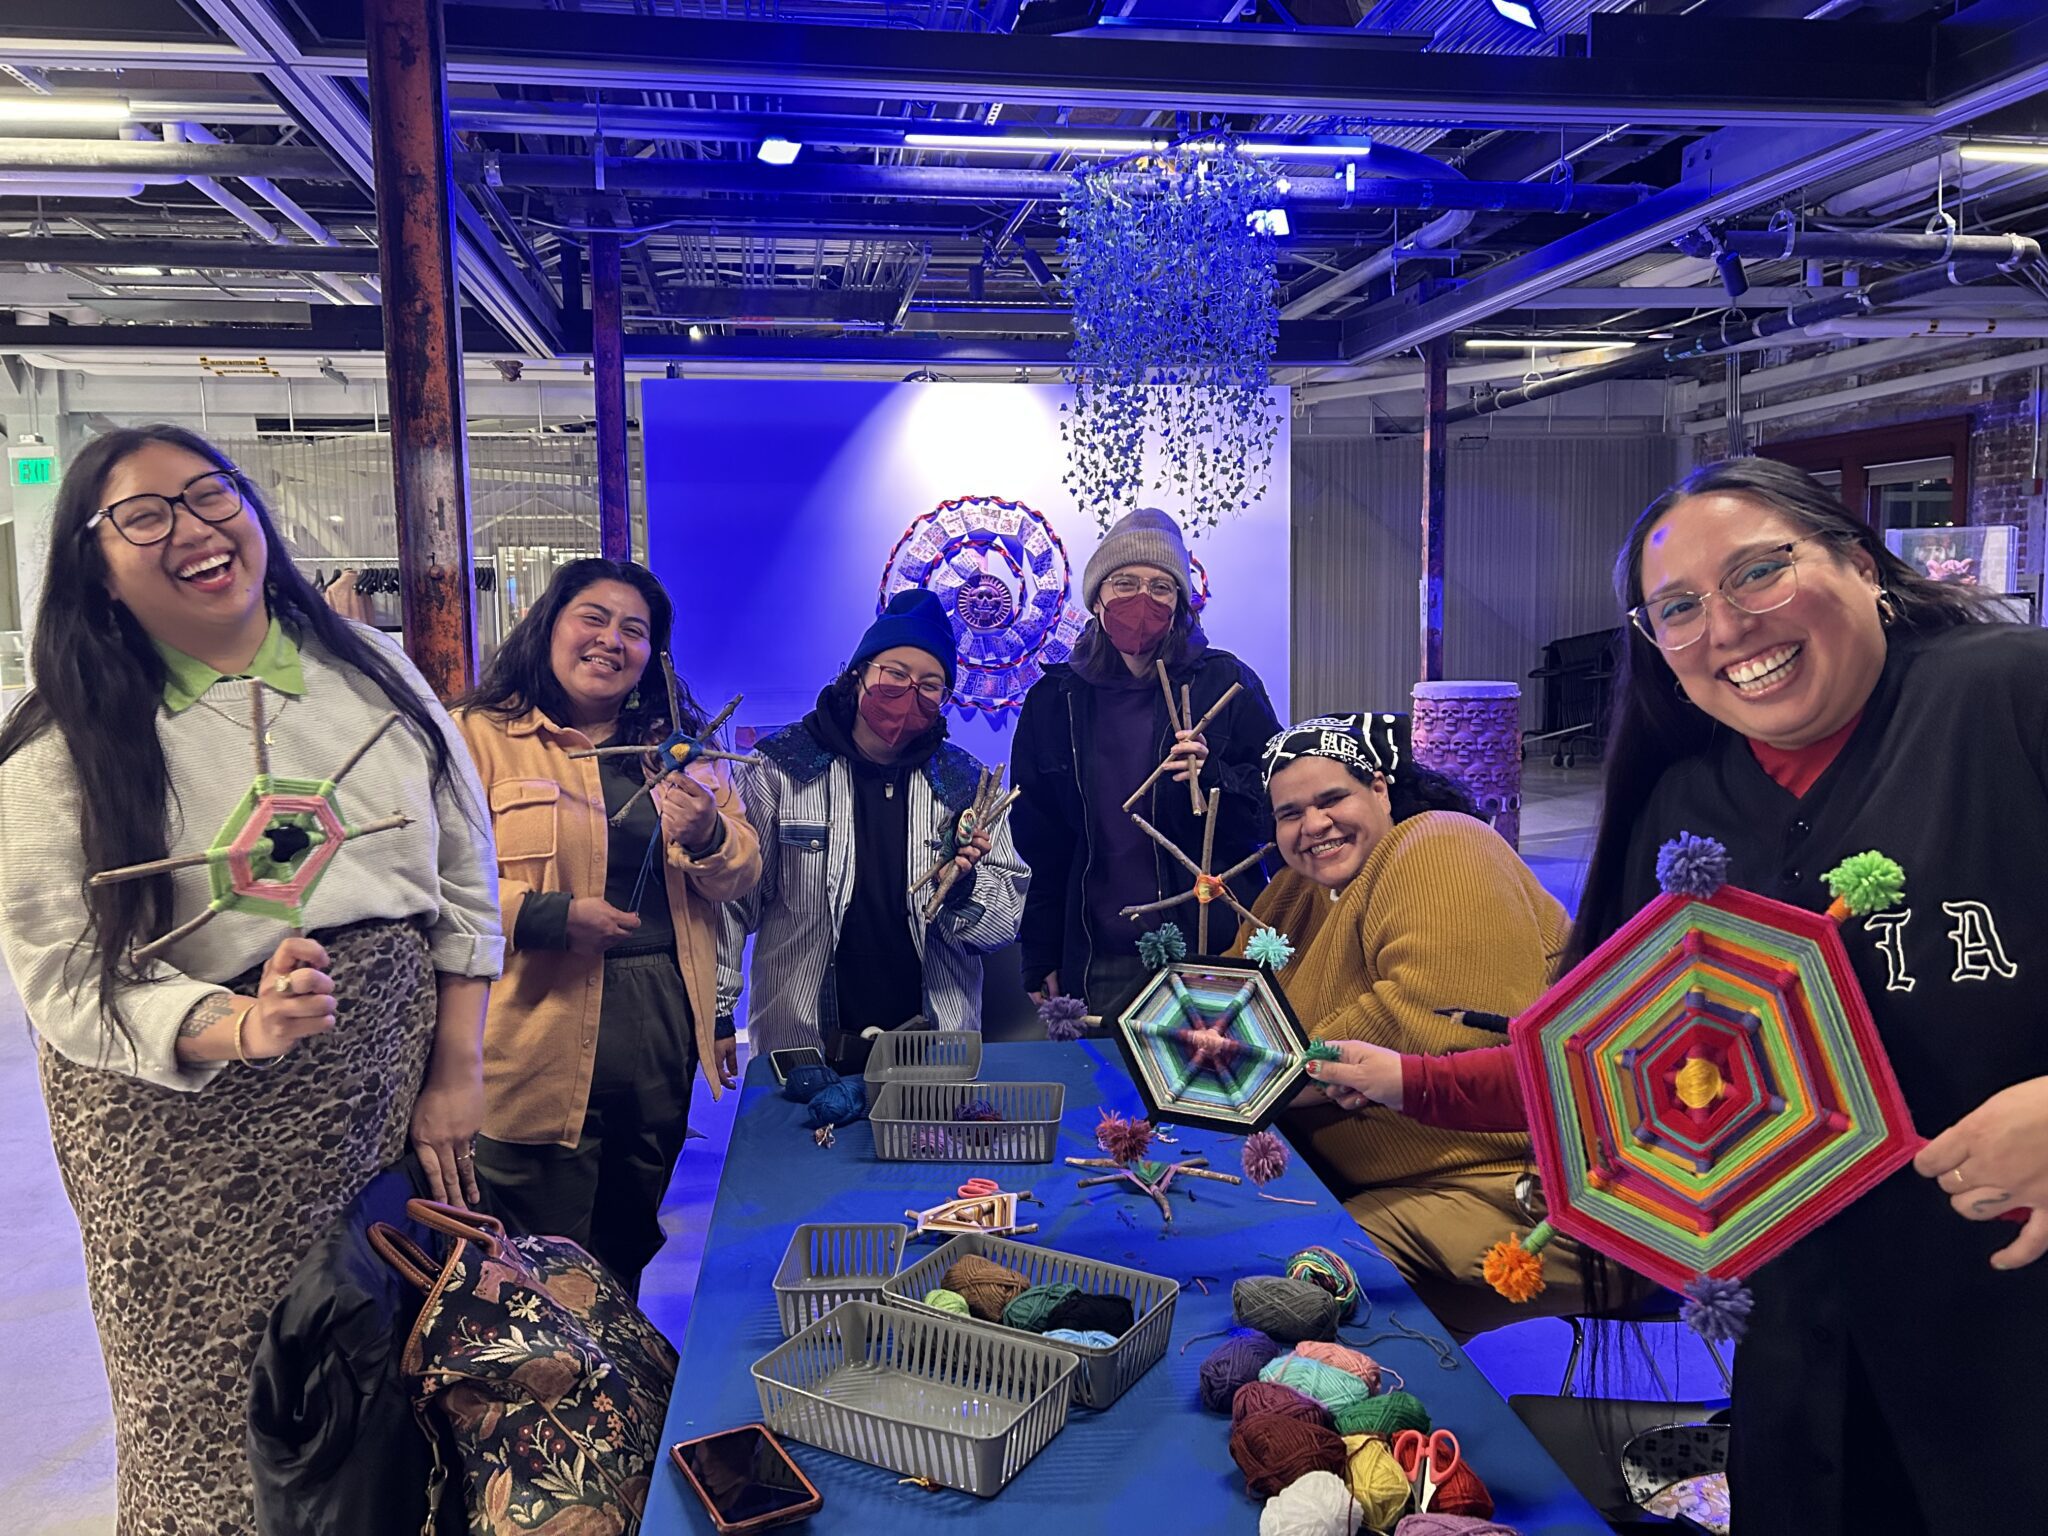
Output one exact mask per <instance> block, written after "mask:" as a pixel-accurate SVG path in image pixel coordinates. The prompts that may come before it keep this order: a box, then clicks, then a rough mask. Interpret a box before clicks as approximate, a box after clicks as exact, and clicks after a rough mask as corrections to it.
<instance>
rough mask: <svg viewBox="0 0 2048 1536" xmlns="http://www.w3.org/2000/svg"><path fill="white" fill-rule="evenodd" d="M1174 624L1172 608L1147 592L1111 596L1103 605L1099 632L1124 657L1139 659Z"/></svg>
mask: <svg viewBox="0 0 2048 1536" xmlns="http://www.w3.org/2000/svg"><path fill="white" fill-rule="evenodd" d="M1172 625H1173V609H1172V608H1171V607H1169V606H1168V605H1167V604H1165V603H1162V602H1159V601H1157V600H1156V599H1154V598H1152V597H1151V596H1149V595H1148V594H1146V593H1143V592H1133V593H1132V594H1131V595H1130V596H1129V597H1112V598H1111V599H1110V600H1109V601H1108V602H1106V603H1104V604H1103V605H1102V630H1103V633H1104V634H1106V635H1108V636H1109V643H1110V644H1111V645H1113V646H1115V647H1116V648H1117V649H1118V650H1119V651H1122V652H1123V653H1124V654H1125V655H1126V656H1142V655H1144V654H1145V653H1146V652H1147V651H1149V650H1151V649H1152V647H1153V646H1155V645H1157V644H1158V643H1159V641H1160V637H1161V636H1163V635H1164V634H1165V633H1166V631H1167V630H1168V629H1169V628H1171V627H1172Z"/></svg>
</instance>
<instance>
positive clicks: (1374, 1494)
mask: <svg viewBox="0 0 2048 1536" xmlns="http://www.w3.org/2000/svg"><path fill="white" fill-rule="evenodd" d="M1344 1485H1345V1487H1346V1488H1347V1489H1349V1490H1350V1493H1351V1497H1352V1498H1354V1499H1356V1500H1357V1501H1358V1507H1359V1508H1360V1509H1362V1510H1363V1511H1364V1512H1365V1523H1366V1524H1367V1525H1369V1526H1371V1527H1372V1528H1373V1529H1374V1530H1376V1531H1384V1530H1386V1529H1387V1527H1389V1526H1391V1525H1392V1524H1393V1523H1394V1522H1395V1521H1396V1520H1398V1519H1400V1518H1401V1511H1402V1510H1403V1509H1405V1508H1407V1507H1408V1494H1409V1487H1408V1474H1407V1473H1405V1472H1403V1471H1402V1470H1401V1464H1400V1463H1399V1462H1398V1461H1396V1460H1394V1453H1393V1451H1392V1450H1391V1449H1389V1448H1388V1446H1387V1442H1386V1441H1385V1440H1383V1439H1381V1438H1379V1437H1378V1436H1377V1435H1346V1436H1345V1437H1344Z"/></svg>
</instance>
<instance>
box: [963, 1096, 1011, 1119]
mask: <svg viewBox="0 0 2048 1536" xmlns="http://www.w3.org/2000/svg"><path fill="white" fill-rule="evenodd" d="M953 1118H954V1119H955V1120H971V1121H985V1120H1000V1119H1002V1118H1003V1113H1002V1111H1001V1110H999V1109H997V1108H996V1107H995V1105H993V1104H991V1103H990V1102H989V1101H988V1100H987V1099H969V1100H968V1101H967V1102H966V1103H965V1104H962V1105H961V1106H960V1107H959V1108H958V1109H956V1110H954V1111H953Z"/></svg>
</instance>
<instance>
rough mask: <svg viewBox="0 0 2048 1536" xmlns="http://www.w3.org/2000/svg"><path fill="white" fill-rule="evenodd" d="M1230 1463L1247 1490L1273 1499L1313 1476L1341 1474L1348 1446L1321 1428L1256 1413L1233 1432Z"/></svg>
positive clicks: (1275, 1414) (1315, 1425) (1285, 1418)
mask: <svg viewBox="0 0 2048 1536" xmlns="http://www.w3.org/2000/svg"><path fill="white" fill-rule="evenodd" d="M1230 1459H1231V1460H1232V1461H1234V1462H1236V1463H1237V1469H1238V1471H1240V1472H1242V1473H1243V1474H1244V1481H1245V1486H1246V1487H1247V1488H1249V1489H1250V1490H1251V1491H1252V1493H1253V1494H1254V1495H1255V1496H1257V1497H1258V1498H1262V1499H1270V1498H1271V1497H1272V1496H1273V1495H1274V1494H1276V1493H1278V1492H1279V1491H1280V1490H1281V1489H1282V1488H1285V1487H1286V1486H1287V1485H1288V1484H1289V1483H1291V1482H1293V1481H1294V1480H1295V1479H1296V1478H1299V1477H1306V1476H1307V1475H1308V1474H1309V1473H1311V1472H1341V1471H1342V1470H1343V1469H1344V1442H1343V1441H1342V1440H1340V1439H1338V1438H1337V1436H1336V1435H1334V1434H1333V1433H1331V1432H1330V1431H1329V1430H1327V1429H1325V1428H1323V1427H1322V1425H1320V1424H1305V1423H1303V1422H1302V1421H1301V1420H1300V1419H1290V1418H1287V1417H1285V1416H1284V1415H1282V1414H1277V1413H1255V1414H1253V1415H1252V1416H1251V1417H1250V1418H1248V1419H1246V1420H1245V1421H1244V1422H1243V1423H1242V1424H1240V1425H1238V1426H1237V1427H1236V1428H1235V1429H1233V1430H1231V1432H1230Z"/></svg>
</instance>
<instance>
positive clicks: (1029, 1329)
mask: <svg viewBox="0 0 2048 1536" xmlns="http://www.w3.org/2000/svg"><path fill="white" fill-rule="evenodd" d="M1077 1289H1078V1287H1076V1286H1071V1285H1034V1286H1032V1287H1031V1289H1030V1290H1028V1291H1026V1292H1025V1293H1024V1294H1023V1295H1022V1296H1019V1297H1018V1298H1017V1299H1016V1300H1015V1301H1013V1302H1011V1303H1010V1304H1009V1305H1008V1306H1007V1307H1005V1308H1003V1322H1004V1323H1005V1324H1007V1325H1008V1326H1009V1327H1012V1328H1022V1329H1023V1330H1024V1331H1025V1332H1026V1333H1043V1332H1045V1325H1046V1323H1047V1322H1048V1321H1049V1320H1050V1319H1051V1317H1052V1315H1053V1313H1054V1312H1055V1311H1057V1310H1058V1308H1059V1304H1060V1303H1061V1302H1063V1301H1065V1300H1066V1299H1067V1298H1068V1297H1069V1296H1071V1295H1073V1294H1074V1292H1075V1291H1076V1290H1077Z"/></svg>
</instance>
